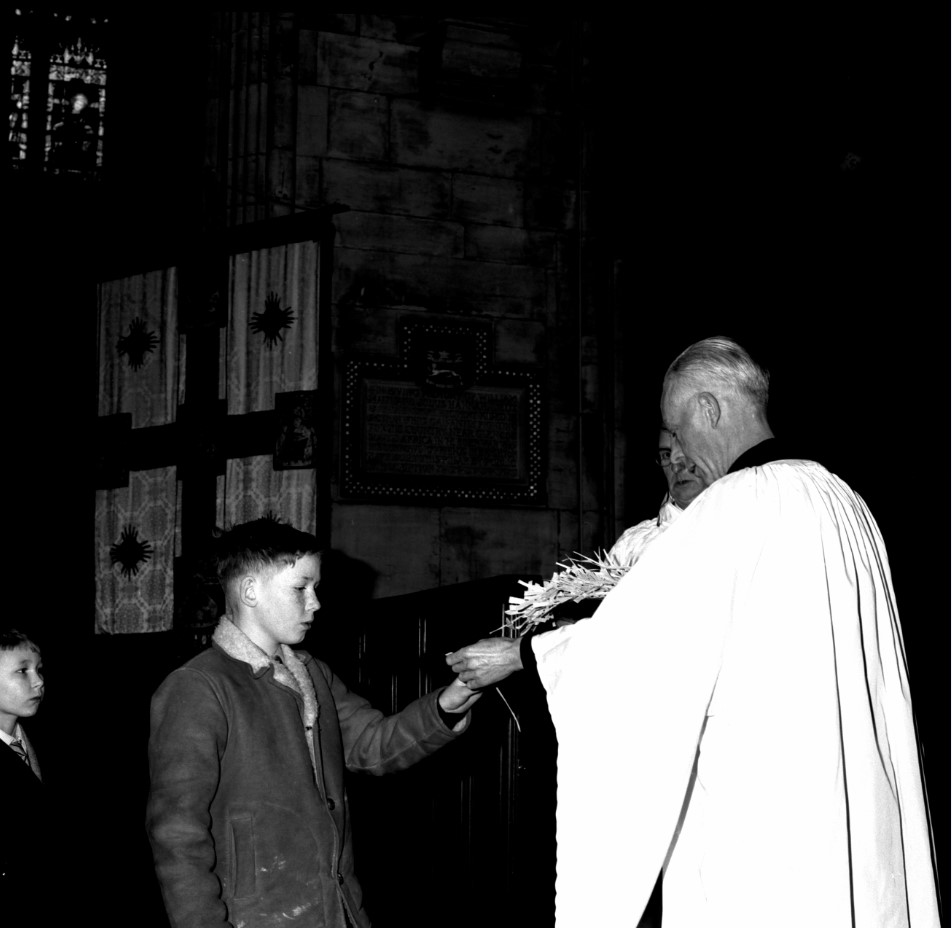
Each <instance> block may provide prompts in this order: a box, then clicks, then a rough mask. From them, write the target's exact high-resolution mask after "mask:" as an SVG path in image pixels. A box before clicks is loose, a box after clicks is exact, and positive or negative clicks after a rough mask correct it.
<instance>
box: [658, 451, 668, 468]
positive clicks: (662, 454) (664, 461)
mask: <svg viewBox="0 0 952 928" xmlns="http://www.w3.org/2000/svg"><path fill="white" fill-rule="evenodd" d="M655 464H657V465H658V466H659V467H670V466H671V449H670V448H662V449H661V450H660V451H659V452H658V453H657V454H656V455H655Z"/></svg>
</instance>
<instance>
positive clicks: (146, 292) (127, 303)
mask: <svg viewBox="0 0 952 928" xmlns="http://www.w3.org/2000/svg"><path fill="white" fill-rule="evenodd" d="M176 290H177V287H176V270H175V268H166V269H164V270H159V271H150V272H147V273H145V274H138V275H135V276H131V277H125V278H121V279H118V280H112V281H107V282H104V283H102V284H101V285H100V288H99V416H100V417H101V421H103V419H105V418H107V417H108V418H109V419H110V420H111V421H113V422H114V423H115V429H116V431H117V432H119V433H122V434H124V435H126V436H127V437H128V440H127V441H125V442H124V443H123V444H122V445H121V446H120V447H122V448H123V449H124V453H123V455H122V457H123V459H122V460H118V461H114V462H113V467H114V468H115V469H117V470H118V471H119V472H120V473H123V474H124V475H126V476H125V477H124V478H120V479H118V480H116V481H115V485H112V486H108V487H100V488H99V489H98V490H97V492H96V505H95V558H96V602H95V615H96V631H97V632H100V633H109V634H111V633H117V632H145V631H163V630H166V629H168V628H171V625H172V612H173V610H172V602H173V566H174V558H175V555H176V553H177V548H178V525H179V497H180V494H179V492H178V488H177V484H176V469H175V466H174V461H172V460H169V461H168V462H167V463H166V462H163V464H165V466H159V467H151V468H148V469H144V470H130V466H131V465H130V461H129V456H130V451H129V449H130V448H131V447H132V442H133V439H135V440H139V439H141V438H142V437H143V436H145V435H146V434H147V433H149V432H150V431H151V432H152V433H153V434H155V432H156V430H161V429H162V427H163V426H171V425H173V424H174V423H175V418H176V410H177V408H178V405H179V401H180V398H181V394H182V389H183V382H182V375H183V373H184V370H185V351H184V344H183V343H181V341H180V339H179V333H178V324H177V292H176ZM100 450H101V449H100Z"/></svg>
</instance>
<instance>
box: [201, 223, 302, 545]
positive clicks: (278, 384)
mask: <svg viewBox="0 0 952 928" xmlns="http://www.w3.org/2000/svg"><path fill="white" fill-rule="evenodd" d="M318 254H319V246H318V245H317V243H316V242H296V243H293V244H290V245H283V246H279V247H273V248H264V249H260V250H258V251H252V252H246V253H243V254H238V255H234V256H233V257H232V259H231V268H230V275H229V277H230V281H231V289H230V294H229V312H228V336H227V408H228V415H229V416H241V415H247V414H249V413H261V412H274V413H275V415H276V429H275V444H274V446H273V447H272V448H270V449H268V450H269V452H270V453H268V454H261V455H254V456H249V457H244V458H236V459H233V460H229V461H228V464H227V469H226V472H225V481H224V487H223V490H222V492H223V493H224V497H223V498H220V499H219V501H218V510H219V511H220V512H223V513H224V518H225V525H227V526H231V525H233V524H235V523H236V522H243V521H246V520H248V519H255V518H258V517H259V516H263V515H267V514H269V513H271V514H273V515H275V516H277V517H278V518H281V519H283V520H285V521H288V522H291V523H292V524H293V525H294V526H295V527H297V528H300V529H302V530H304V531H309V532H313V531H314V530H315V527H316V518H317V517H316V505H317V502H316V500H317V484H316V471H315V468H314V457H315V454H316V448H315V447H314V445H315V443H316V441H317V436H316V434H315V429H314V418H313V416H314V409H313V395H314V391H316V389H317V374H318V336H317V275H318ZM288 436H290V437H289V440H288V441H286V442H282V438H283V437H288ZM287 448H291V449H292V450H291V452H290V453H289V454H287V455H285V454H283V453H282V449H287Z"/></svg>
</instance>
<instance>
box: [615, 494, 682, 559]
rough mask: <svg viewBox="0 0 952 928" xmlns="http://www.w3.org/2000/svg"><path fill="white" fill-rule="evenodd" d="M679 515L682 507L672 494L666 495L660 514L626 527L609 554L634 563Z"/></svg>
mask: <svg viewBox="0 0 952 928" xmlns="http://www.w3.org/2000/svg"><path fill="white" fill-rule="evenodd" d="M679 515H681V509H680V508H679V507H678V506H676V505H675V504H674V501H673V500H672V499H671V497H670V496H665V498H664V501H663V502H662V503H661V509H660V510H659V511H658V515H657V516H656V517H655V518H653V519H645V520H644V522H639V523H638V524H637V525H632V526H631V527H630V528H626V529H625V530H624V531H623V532H622V533H621V534H620V535H619V536H618V540H617V541H616V542H615V543H614V544H613V545H612V546H611V548H610V549H609V552H608V556H609V557H610V558H611V559H612V560H614V561H616V562H617V563H619V564H634V563H635V561H637V560H638V558H639V557H641V555H642V553H643V552H644V550H645V548H647V547H648V545H650V544H651V542H652V541H654V540H655V538H657V537H658V536H659V535H660V534H661V533H662V532H663V531H664V530H665V529H666V528H667V527H668V526H669V525H670V524H671V523H672V522H673V521H674V520H675V519H676V518H677V517H678V516H679Z"/></svg>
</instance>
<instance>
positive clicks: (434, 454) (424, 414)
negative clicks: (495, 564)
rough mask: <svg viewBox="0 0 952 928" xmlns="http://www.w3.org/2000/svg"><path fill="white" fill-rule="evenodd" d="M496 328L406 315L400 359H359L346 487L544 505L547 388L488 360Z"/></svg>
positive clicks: (348, 429)
mask: <svg viewBox="0 0 952 928" xmlns="http://www.w3.org/2000/svg"><path fill="white" fill-rule="evenodd" d="M490 335H491V329H490V327H489V325H488V324H480V323H476V322H449V321H439V320H422V319H406V320H403V321H402V322H401V324H400V327H399V338H400V359H399V360H396V361H380V360H369V359H368V360H360V359H354V360H351V361H350V362H349V363H348V365H347V370H346V375H345V385H344V414H343V429H344V434H343V467H342V493H343V495H345V496H348V497H361V498H369V499H387V500H392V501H407V502H410V501H430V502H458V503H486V504H500V503H506V502H511V503H541V502H543V483H542V399H541V398H542V391H541V386H540V383H539V381H538V378H537V376H536V374H535V372H533V371H528V370H519V369H516V368H512V369H500V368H494V367H491V365H490V360H489V344H490Z"/></svg>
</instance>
